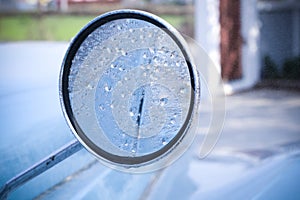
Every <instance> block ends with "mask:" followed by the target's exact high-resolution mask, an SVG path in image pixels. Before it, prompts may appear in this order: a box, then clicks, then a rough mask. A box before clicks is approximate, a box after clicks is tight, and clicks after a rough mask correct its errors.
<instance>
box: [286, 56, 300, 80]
mask: <svg viewBox="0 0 300 200" xmlns="http://www.w3.org/2000/svg"><path fill="white" fill-rule="evenodd" d="M282 74H283V77H284V78H286V79H297V80H300V56H298V57H294V58H291V59H287V60H286V61H285V62H284V64H283V72H282Z"/></svg>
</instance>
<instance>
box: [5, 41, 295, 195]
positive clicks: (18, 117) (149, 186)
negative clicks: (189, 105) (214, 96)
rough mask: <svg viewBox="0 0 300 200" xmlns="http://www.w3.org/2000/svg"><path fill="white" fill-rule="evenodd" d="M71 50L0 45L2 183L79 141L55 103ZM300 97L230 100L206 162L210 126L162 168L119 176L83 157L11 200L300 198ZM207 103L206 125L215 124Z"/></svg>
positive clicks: (282, 94)
mask: <svg viewBox="0 0 300 200" xmlns="http://www.w3.org/2000/svg"><path fill="white" fill-rule="evenodd" d="M66 47H67V44H65V43H14V44H9V43H8V44H1V45H0V55H1V60H2V62H1V67H0V108H1V112H0V119H1V120H0V125H1V126H0V127H1V135H0V152H1V153H0V156H1V160H0V175H1V176H0V177H1V179H0V184H1V185H2V184H4V182H5V181H7V180H8V179H10V178H12V177H13V176H14V175H16V174H17V173H19V172H21V171H23V170H24V169H26V168H28V167H30V166H31V165H32V164H34V163H35V162H37V161H39V160H40V159H42V158H43V157H45V156H46V155H49V154H50V153H51V152H53V151H54V150H56V149H58V148H59V147H61V146H63V145H64V144H65V143H67V142H69V141H71V140H72V139H73V138H74V137H73V136H72V134H71V132H70V131H69V129H68V128H67V125H66V123H65V120H64V119H63V116H62V114H61V110H60V105H59V100H58V88H57V84H58V73H59V68H60V63H61V59H62V55H63V54H64V51H65V49H66ZM33 55H36V59H32V58H34V57H32V56H33ZM28 58H31V59H28ZM299 98H300V93H299V92H292V91H286V90H274V89H267V88H262V89H259V90H251V91H248V92H244V93H239V94H236V95H233V96H229V97H227V100H226V102H227V104H226V108H227V109H226V121H225V124H224V129H223V131H222V134H221V137H220V139H219V141H218V143H217V145H216V146H215V148H214V149H213V150H212V152H211V153H210V154H209V156H208V157H206V158H205V159H199V156H198V155H199V148H200V146H201V142H202V141H203V140H202V138H203V136H204V133H205V130H206V129H207V127H208V123H202V125H201V127H200V129H199V132H198V135H197V137H196V139H195V141H194V143H193V145H192V147H191V148H190V149H189V150H188V151H187V152H186V153H185V154H184V156H182V157H181V158H180V159H179V160H178V161H176V162H175V163H174V164H173V165H171V166H170V167H167V168H165V169H163V170H162V171H157V172H154V173H147V174H137V175H132V174H126V173H122V172H117V171H115V170H112V169H110V168H107V167H105V166H103V165H102V164H101V163H99V162H98V161H95V158H94V157H93V156H92V155H91V154H89V153H88V152H86V151H85V150H81V151H80V152H78V153H76V154H75V155H73V156H71V157H70V158H68V159H66V160H65V161H63V162H61V163H60V164H58V165H57V166H55V167H54V168H52V169H51V170H49V171H47V172H45V173H44V174H42V175H41V176H39V177H37V178H35V179H33V180H32V181H30V182H28V183H27V184H25V185H24V186H22V187H21V188H19V189H18V190H16V191H15V192H14V193H12V194H11V196H10V199H20V198H22V199H32V198H34V197H38V199H53V198H55V199H68V198H71V199H82V198H87V199H91V198H96V199H97V198H98V199H99V198H101V199H201V198H203V199H224V197H227V198H228V199H245V198H246V199H247V198H248V199H251V198H256V199H299V193H298V188H299V181H298V180H299V178H298V177H299V176H300V174H299V171H300V170H299V169H300V159H299V151H300V123H299V115H300V101H299ZM203 103H204V104H203V106H202V109H201V113H200V114H201V115H200V116H202V118H200V120H201V121H202V122H209V120H208V119H207V118H208V117H209V113H207V112H209V109H206V108H205V102H203ZM29 191H30V192H29ZM297 195H298V196H297Z"/></svg>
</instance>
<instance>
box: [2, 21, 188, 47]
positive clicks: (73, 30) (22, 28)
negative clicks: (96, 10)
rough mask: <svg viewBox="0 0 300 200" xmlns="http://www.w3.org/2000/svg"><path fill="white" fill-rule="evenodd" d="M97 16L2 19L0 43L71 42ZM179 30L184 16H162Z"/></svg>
mask: <svg viewBox="0 0 300 200" xmlns="http://www.w3.org/2000/svg"><path fill="white" fill-rule="evenodd" d="M94 17H96V16H86V15H84V16H82V15H41V16H38V15H16V16H1V17H0V41H22V40H54V41H69V40H70V39H71V38H72V37H74V36H75V35H76V34H77V33H78V31H79V30H80V29H81V28H82V27H83V26H85V25H86V24H87V23H88V22H89V21H90V20H92V19H93V18H94ZM161 17H162V18H164V19H165V20H166V21H168V22H169V23H170V24H172V25H173V26H175V27H176V28H179V27H180V26H181V25H182V24H183V22H184V20H185V18H184V17H182V16H172V15H164V16H161Z"/></svg>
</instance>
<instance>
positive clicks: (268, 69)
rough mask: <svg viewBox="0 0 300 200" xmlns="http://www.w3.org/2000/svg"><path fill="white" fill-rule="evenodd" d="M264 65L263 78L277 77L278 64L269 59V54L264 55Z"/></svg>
mask: <svg viewBox="0 0 300 200" xmlns="http://www.w3.org/2000/svg"><path fill="white" fill-rule="evenodd" d="M263 63H264V66H263V71H262V77H263V78H265V79H276V78H279V77H280V76H279V72H278V66H277V65H276V63H275V62H274V61H273V60H272V59H271V57H270V56H265V57H264V61H263Z"/></svg>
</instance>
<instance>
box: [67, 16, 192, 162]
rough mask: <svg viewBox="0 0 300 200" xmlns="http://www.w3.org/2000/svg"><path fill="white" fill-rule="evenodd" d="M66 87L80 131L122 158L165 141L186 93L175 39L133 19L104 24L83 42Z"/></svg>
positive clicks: (174, 129)
mask: <svg viewBox="0 0 300 200" xmlns="http://www.w3.org/2000/svg"><path fill="white" fill-rule="evenodd" d="M68 90H69V97H70V103H71V107H72V110H73V115H74V117H75V119H76V121H77V122H78V125H79V126H80V128H81V130H82V131H83V132H84V133H85V135H86V136H87V137H88V138H89V139H90V140H91V141H93V143H94V144H96V145H97V146H98V147H99V148H101V149H102V150H104V151H107V152H110V153H111V154H114V155H118V156H127V157H138V156H144V155H147V154H151V153H154V152H156V151H159V150H160V149H162V148H163V147H164V146H165V145H167V144H168V143H169V142H170V141H171V140H172V139H173V138H174V137H175V136H176V135H177V133H178V132H179V130H180V129H181V127H182V126H183V124H184V122H185V121H186V117H187V115H188V111H189V108H190V101H191V93H192V88H191V80H190V74H189V69H188V66H187V63H186V61H185V58H184V56H183V54H182V52H181V49H180V48H179V47H178V46H177V44H176V42H175V41H174V40H173V39H172V38H171V37H170V36H169V35H168V34H167V33H166V32H165V31H164V30H163V29H161V28H159V27H157V26H155V25H153V24H151V23H149V22H146V21H143V20H139V19H133V18H132V19H131V18H128V19H117V20H114V21H110V22H107V23H105V24H104V25H102V26H100V27H98V28H97V29H95V30H94V31H93V32H92V33H91V34H90V35H89V36H88V37H87V38H86V39H85V40H84V42H83V43H82V44H81V47H80V48H79V49H78V51H77V53H76V55H75V57H74V59H73V61H72V66H71V69H70V75H69V88H68Z"/></svg>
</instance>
